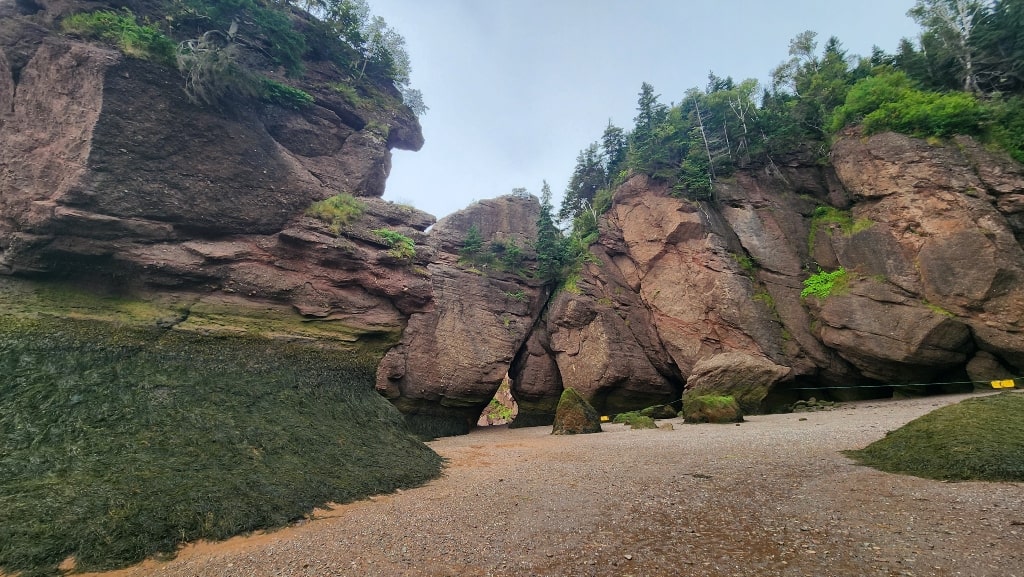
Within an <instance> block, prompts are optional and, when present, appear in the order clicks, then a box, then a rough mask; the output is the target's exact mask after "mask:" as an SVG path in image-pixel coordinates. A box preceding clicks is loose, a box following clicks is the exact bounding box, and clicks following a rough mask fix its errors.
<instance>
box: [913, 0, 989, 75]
mask: <svg viewBox="0 0 1024 577" xmlns="http://www.w3.org/2000/svg"><path fill="white" fill-rule="evenodd" d="M985 4H986V2H983V1H981V0H917V3H916V4H915V5H914V7H913V8H911V9H910V11H909V12H907V14H908V15H909V16H911V17H913V18H914V20H917V22H918V23H919V24H921V26H923V27H924V29H925V32H924V34H923V35H922V44H924V43H925V42H926V38H927V39H930V40H933V41H934V42H933V50H934V51H937V52H940V53H943V54H945V55H947V56H948V57H949V58H950V59H951V60H952V61H953V62H955V69H954V70H953V73H954V74H955V75H956V78H957V80H959V85H960V87H961V88H962V89H963V90H965V91H967V92H980V90H981V88H980V86H979V84H978V71H977V63H976V57H977V48H976V46H975V40H976V39H975V38H974V31H975V29H976V27H977V25H978V24H979V23H980V22H981V20H982V18H983V17H984V16H985V15H986V6H985Z"/></svg>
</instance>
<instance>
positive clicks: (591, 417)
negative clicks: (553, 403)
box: [551, 388, 601, 435]
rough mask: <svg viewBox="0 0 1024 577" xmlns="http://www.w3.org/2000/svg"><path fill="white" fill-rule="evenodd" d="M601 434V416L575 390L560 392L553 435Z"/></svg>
mask: <svg viewBox="0 0 1024 577" xmlns="http://www.w3.org/2000/svg"><path fill="white" fill-rule="evenodd" d="M600 432H601V415H598V414H597V410H595V409H594V407H593V406H591V404H590V403H588V402H587V400H586V399H584V398H583V397H582V396H580V394H579V393H577V392H576V390H575V389H571V388H570V389H566V390H564V391H562V397H561V398H560V399H559V401H558V409H556V410H555V425H554V428H553V429H552V431H551V434H553V435H580V434H585V433H600Z"/></svg>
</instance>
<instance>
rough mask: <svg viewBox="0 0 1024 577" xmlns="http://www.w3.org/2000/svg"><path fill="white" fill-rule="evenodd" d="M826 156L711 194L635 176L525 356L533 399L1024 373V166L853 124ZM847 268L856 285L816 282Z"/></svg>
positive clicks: (520, 367)
mask: <svg viewBox="0 0 1024 577" xmlns="http://www.w3.org/2000/svg"><path fill="white" fill-rule="evenodd" d="M831 161H832V162H831V165H830V166H821V165H819V164H817V163H814V162H808V161H805V160H801V159H800V158H796V157H794V158H792V159H790V160H789V161H787V162H785V163H780V165H779V166H775V167H771V170H748V171H742V172H739V173H737V174H736V175H735V176H734V177H733V178H731V179H728V180H725V181H720V182H719V183H718V184H717V185H716V190H715V194H716V200H715V201H714V202H693V201H686V200H682V199H678V198H674V197H672V196H671V195H670V194H669V191H667V190H666V189H665V188H664V187H662V186H659V185H658V184H657V183H654V182H651V181H649V180H648V179H647V178H645V177H634V178H633V179H631V180H630V181H628V182H627V183H626V184H624V185H623V186H621V187H620V188H619V189H618V191H617V192H616V193H615V197H614V202H613V205H612V207H611V209H610V210H609V211H608V213H607V214H606V215H605V216H604V217H603V221H602V224H601V227H602V228H601V237H600V240H599V241H598V243H597V244H596V245H593V246H592V247H591V250H590V252H591V255H592V257H593V258H592V261H591V262H589V263H587V264H586V265H585V266H584V267H583V270H582V273H581V280H580V282H578V283H577V287H578V289H579V291H578V292H579V294H572V293H567V292H562V293H559V294H558V295H556V297H555V298H554V300H553V301H552V303H551V305H550V306H549V308H548V310H547V312H546V314H545V317H544V321H543V322H542V323H541V324H540V325H538V329H537V330H536V331H535V332H534V333H533V334H532V335H531V336H530V338H529V340H528V344H527V346H526V347H525V348H524V349H523V351H521V352H520V354H519V356H518V358H517V360H516V363H515V364H514V374H513V392H514V394H515V395H516V397H517V399H519V401H520V404H521V406H520V417H519V418H520V419H526V420H528V421H532V422H546V421H548V420H550V413H551V412H552V410H553V406H554V402H555V401H556V400H557V397H558V394H559V392H560V391H561V390H562V388H563V387H569V386H572V387H574V388H577V389H578V390H580V391H581V392H584V393H585V395H587V396H588V399H589V400H591V401H592V402H594V403H595V404H596V405H597V406H598V407H599V408H600V409H601V410H604V411H606V412H616V411H618V410H621V409H623V408H626V407H630V408H636V407H638V406H641V405H644V404H654V403H655V402H669V401H670V400H673V399H675V398H678V396H679V393H680V391H681V390H682V389H683V388H684V387H685V388H686V389H687V390H693V391H695V392H697V391H715V392H728V393H730V394H734V395H736V396H737V399H738V400H739V401H740V403H741V405H743V408H744V410H746V411H748V412H749V411H763V410H770V409H773V408H778V407H780V406H782V405H784V404H786V403H790V402H792V401H793V400H795V399H796V398H798V397H800V396H803V397H807V396H811V395H817V396H818V397H819V398H821V397H823V396H824V397H831V398H840V399H842V398H851V397H861V398H863V397H865V396H879V395H889V394H893V391H894V390H900V391H904V390H910V389H902V388H899V389H894V387H893V385H896V386H897V387H898V386H901V385H909V384H918V383H957V384H958V385H959V386H965V385H966V386H967V387H970V381H979V385H980V384H982V383H981V382H983V381H987V380H989V379H996V378H1008V377H1009V376H1013V375H1016V376H1019V375H1020V374H1021V373H1022V372H1024V359H1022V357H1021V352H1022V351H1024V327H1022V325H1021V323H1022V322H1024V286H1022V284H1021V280H1022V279H1024V276H1022V275H1024V252H1022V250H1021V244H1020V238H1021V226H1020V218H1021V213H1022V208H1021V201H1022V199H1024V196H1022V195H1024V179H1022V178H1024V170H1022V167H1021V166H1020V165H1018V164H1016V163H1015V162H1013V161H1012V160H1010V159H1009V158H1008V157H1006V156H1005V155H1002V154H1000V153H994V152H990V151H986V150H984V149H982V148H981V147H979V146H978V145H976V144H975V143H974V142H973V141H971V140H970V139H967V138H957V139H955V140H953V141H951V142H947V143H943V144H934V145H933V144H928V143H926V142H924V141H921V140H917V139H913V138H910V137H907V136H902V135H897V134H893V133H887V134H880V135H876V136H872V137H870V138H863V137H861V136H860V135H859V134H857V133H856V132H851V133H848V134H846V135H844V136H843V137H842V138H840V139H839V141H838V142H837V143H836V144H835V146H834V148H833V151H832V155H831ZM840 267H841V268H843V269H844V270H846V271H847V274H846V281H845V282H846V285H845V286H843V287H840V288H839V289H837V290H836V291H835V293H834V294H832V295H830V296H829V297H828V298H824V299H819V298H816V297H813V296H809V297H806V298H805V297H801V291H802V290H803V288H804V285H803V281H804V279H807V278H808V277H809V276H811V274H813V273H815V272H817V271H818V270H826V271H833V270H837V269H839V268H840ZM570 383H571V385H570ZM952 386H957V385H952ZM948 388H949V386H945V387H943V386H932V387H928V388H924V387H921V388H914V389H913V390H918V391H924V390H931V391H940V390H948Z"/></svg>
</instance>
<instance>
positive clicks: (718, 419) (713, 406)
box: [682, 393, 743, 424]
mask: <svg viewBox="0 0 1024 577" xmlns="http://www.w3.org/2000/svg"><path fill="white" fill-rule="evenodd" d="M682 416H683V422H684V423H691V424H696V423H742V422H743V409H741V408H740V405H739V403H737V402H736V399H734V398H733V397H731V396H718V395H700V394H696V393H692V394H691V393H687V394H686V395H685V396H684V397H683V411H682Z"/></svg>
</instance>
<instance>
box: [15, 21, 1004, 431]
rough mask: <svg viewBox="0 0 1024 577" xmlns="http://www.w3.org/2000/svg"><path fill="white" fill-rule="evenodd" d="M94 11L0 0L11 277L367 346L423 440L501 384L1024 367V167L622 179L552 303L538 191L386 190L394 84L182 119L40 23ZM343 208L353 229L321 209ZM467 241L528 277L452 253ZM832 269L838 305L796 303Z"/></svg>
mask: <svg viewBox="0 0 1024 577" xmlns="http://www.w3.org/2000/svg"><path fill="white" fill-rule="evenodd" d="M114 4H117V5H119V6H120V5H129V4H130V5H131V6H132V7H133V8H135V9H138V10H145V7H146V3H144V2H143V3H138V2H136V3H132V2H121V3H114ZM94 6H96V4H95V3H86V2H73V1H63V2H58V1H52V2H45V1H40V2H31V3H24V2H22V3H11V2H7V3H3V4H0V10H2V11H3V13H2V16H3V18H2V19H0V22H2V23H3V24H2V26H0V45H2V47H3V50H0V141H2V142H3V144H4V146H3V147H0V273H2V274H4V275H8V276H12V277H21V278H32V279H35V280H37V281H54V280H59V281H61V282H64V283H69V284H70V285H71V286H73V287H75V288H76V290H85V289H86V288H88V287H92V288H96V287H99V288H100V289H101V290H107V291H110V290H113V291H116V292H118V293H122V294H130V295H134V296H135V298H140V299H152V298H157V297H167V296H170V297H172V298H173V300H174V301H175V302H176V303H178V304H176V305H175V306H176V307H178V309H180V310H181V312H180V313H179V314H178V315H177V317H176V318H175V319H170V320H168V321H167V322H166V323H165V324H166V325H167V326H168V327H173V328H175V329H177V330H194V331H198V332H204V333H216V334H241V333H247V334H248V333H255V334H262V335H264V336H268V337H270V338H275V339H283V340H289V341H297V342H306V343H308V344H310V346H324V344H325V343H328V346H331V347H336V348H338V349H339V350H346V351H350V352H355V353H357V354H359V355H368V356H369V357H371V358H373V359H381V358H383V360H382V362H381V363H380V364H379V367H378V370H377V377H376V388H377V390H378V391H379V392H380V393H382V394H383V395H384V396H386V397H387V398H389V399H391V400H392V401H393V403H394V404H395V405H396V406H398V407H399V408H400V409H401V410H402V411H404V412H405V413H406V414H407V415H408V416H409V417H410V419H411V420H412V421H414V422H417V423H419V424H420V426H421V428H422V430H424V431H426V432H430V431H435V432H463V431H465V430H466V429H467V428H468V427H469V426H470V424H471V423H473V422H475V420H476V417H477V415H478V414H479V412H480V410H481V409H482V408H483V407H484V406H485V405H486V404H487V402H488V400H489V399H490V398H491V395H493V393H494V391H495V390H496V389H497V387H498V386H499V384H500V382H501V380H502V378H503V377H504V376H505V373H506V372H509V371H511V373H512V377H513V387H512V390H513V392H514V395H515V397H516V399H517V401H518V402H519V403H520V405H521V407H522V408H523V410H522V411H521V412H520V417H519V422H520V424H527V423H532V422H547V421H549V420H550V417H551V415H552V414H553V410H554V404H555V403H556V402H557V399H558V397H559V395H560V393H561V391H562V390H563V389H565V388H574V389H576V390H577V391H579V392H580V393H581V394H583V395H584V396H586V397H587V399H588V401H590V402H591V403H593V404H594V405H595V406H596V407H597V408H598V409H600V410H601V411H603V412H612V413H614V412H618V411H622V410H627V409H634V408H641V407H643V406H648V405H652V404H661V403H670V402H674V401H677V400H678V399H679V397H680V395H681V394H682V393H683V391H684V389H689V390H694V391H698V390H721V389H723V388H730V389H731V390H732V391H733V392H735V393H736V394H737V395H738V397H739V398H740V400H741V403H742V404H743V405H744V409H745V410H747V411H753V410H766V409H770V408H772V407H777V406H780V405H783V404H785V403H787V402H791V401H792V400H795V398H796V397H798V396H809V395H811V394H816V395H819V396H821V395H828V396H833V397H839V398H842V397H844V396H847V395H854V396H857V395H863V394H891V392H892V390H891V389H890V388H887V387H889V386H890V385H902V384H912V383H915V382H953V381H957V382H960V381H968V380H971V379H973V380H985V379H988V378H990V377H997V376H1006V375H1014V374H1019V373H1020V371H1021V370H1022V368H1024V345H1022V338H1024V337H1022V332H1021V327H1020V323H1021V318H1022V315H1024V310H1022V309H1024V305H1022V304H1021V303H1022V293H1021V291H1022V289H1021V288H1020V280H1021V275H1022V267H1024V264H1022V263H1024V258H1022V256H1021V245H1020V239H1021V238H1022V237H1024V220H1022V219H1024V173H1022V169H1021V167H1020V166H1019V165H1018V164H1016V163H1014V162H1013V161H1012V160H1010V159H1008V158H1006V157H1004V156H1002V155H999V154H996V153H992V152H990V151H987V150H985V149H983V148H981V147H979V146H977V145H976V144H974V143H973V141H971V140H970V139H956V140H953V141H951V142H947V143H942V144H929V143H926V142H924V141H920V140H915V139H912V138H908V137H904V136H899V135H896V134H881V135H876V136H873V137H870V138H862V137H861V136H859V135H858V134H856V133H849V134H846V135H844V136H843V137H842V138H840V139H839V141H838V142H837V143H836V145H835V147H834V149H833V151H832V157H831V163H830V164H828V165H823V164H821V163H819V162H817V161H816V160H815V159H807V158H801V157H800V156H799V155H794V156H793V157H791V158H788V159H777V162H776V163H775V164H774V165H772V166H771V167H768V168H762V169H749V170H745V171H740V172H738V173H736V174H735V175H734V176H733V177H731V178H729V179H726V180H721V181H719V182H718V183H717V185H716V190H715V200H714V201H713V202H690V201H685V200H682V199H678V198H675V197H673V196H672V195H671V194H670V191H668V190H666V189H665V188H664V187H662V186H660V185H659V184H658V183H656V182H652V181H649V180H648V179H646V178H644V177H634V178H633V179H631V180H629V181H628V182H626V183H625V184H624V185H623V186H622V187H620V188H619V190H618V191H617V192H616V194H615V198H614V203H613V205H612V207H611V209H610V210H609V211H608V212H607V213H606V214H605V215H604V216H603V217H602V220H601V225H600V226H601V235H600V239H599V240H598V242H597V243H596V244H594V245H593V246H591V248H590V254H591V256H590V258H589V259H588V260H587V262H585V263H584V264H583V267H582V270H581V271H580V274H579V280H578V281H577V282H575V284H574V286H572V287H569V288H568V289H566V290H559V291H556V292H555V294H554V295H553V296H551V295H550V293H551V287H549V286H546V285H545V283H543V282H540V281H539V280H537V279H535V278H533V276H532V270H533V267H534V263H533V261H532V258H533V255H532V252H531V251H532V249H531V243H532V241H533V239H534V238H535V237H536V227H535V223H536V221H537V217H538V214H539V213H538V205H537V202H536V199H531V198H522V197H515V196H509V197H502V198H500V199H495V200H489V201H482V202H480V203H478V204H476V205H474V206H472V207H469V208H467V209H466V210H464V211H460V212H459V213H456V214H454V215H451V216H449V217H447V218H445V219H443V220H442V221H441V222H438V223H436V224H434V218H433V217H432V216H431V215H428V214H425V213H423V212H421V211H417V210H416V209H413V208H410V207H403V206H398V205H394V204H391V203H387V202H384V201H382V200H380V198H379V196H380V195H381V193H382V192H383V188H384V184H385V179H386V177H387V173H388V170H389V167H390V149H391V148H393V147H401V148H408V149H417V148H419V147H420V146H421V145H422V144H423V137H422V135H421V134H420V130H419V125H418V123H417V121H416V119H415V116H414V115H412V113H411V112H410V111H409V110H408V109H406V108H405V107H403V106H401V105H400V103H397V101H395V100H394V94H391V96H388V94H389V92H388V90H387V89H386V87H378V88H375V89H374V90H370V89H368V88H366V87H362V88H359V90H362V93H361V94H362V95H363V96H362V97H360V98H352V97H351V95H349V96H346V95H345V94H346V93H345V91H339V90H337V89H336V88H332V86H335V85H336V83H337V81H346V79H345V78H343V77H339V76H337V75H338V71H337V70H334V69H332V68H331V66H330V64H329V63H324V62H309V63H306V68H305V72H304V74H303V75H301V77H298V78H289V79H287V81H288V82H290V83H292V84H294V85H295V86H297V87H299V88H301V89H303V90H305V91H307V92H308V93H309V94H310V95H311V96H312V98H313V103H312V105H310V106H308V107H300V108H298V109H294V108H292V107H287V106H280V105H275V104H273V103H267V102H252V101H250V102H247V103H245V104H244V105H240V106H236V107H233V108H231V109H229V110H225V109H222V108H218V107H210V106H203V105H197V104H196V103H194V102H192V101H191V100H189V98H188V97H187V96H186V94H185V92H184V91H183V90H182V84H181V82H182V80H181V77H180V75H179V73H178V72H177V71H176V70H174V69H172V68H169V67H166V66H160V65H156V64H154V63H152V62H147V61H143V60H138V59H133V58H128V57H126V56H125V55H124V54H122V53H120V52H119V51H117V50H115V49H114V48H112V47H108V46H104V45H102V44H97V43H95V42H85V41H82V40H79V39H75V38H72V37H68V36H66V35H62V34H58V33H55V32H54V31H53V28H54V25H55V22H58V21H59V20H60V18H61V17H63V16H66V15H67V14H69V13H71V12H74V11H79V10H82V9H84V8H87V7H94ZM270 73H271V74H275V73H274V72H273V71H271V72H270ZM332 74H334V76H332ZM281 78H282V79H284V77H283V76H281ZM347 80H348V81H351V80H352V79H351V78H349V79H347ZM357 88H358V87H357ZM391 90H392V91H393V87H392V88H391ZM357 92H358V90H357ZM381 98H383V100H381ZM388 98H391V100H388ZM375 99H376V100H375ZM339 195H341V196H345V195H350V196H353V197H355V199H356V204H357V206H358V210H357V211H356V212H357V213H358V214H356V215H355V216H352V215H349V216H348V217H346V218H345V219H342V220H340V221H331V219H329V218H323V217H320V218H318V217H315V216H309V213H308V209H309V208H310V207H311V206H312V205H313V204H314V203H316V202H318V201H322V200H324V199H329V198H334V197H338V196H339ZM432 225H433V228H432V229H430V227H431V226H432ZM471 227H476V229H477V230H478V231H479V232H480V233H481V236H482V238H483V240H484V241H485V242H486V243H494V246H496V247H499V248H501V247H506V246H515V247H516V250H521V252H522V255H521V262H520V263H519V264H515V265H514V266H512V267H497V266H495V267H490V268H487V267H480V266H477V265H476V264H474V263H472V262H466V261H465V260H464V259H461V255H460V249H461V247H462V243H463V241H464V240H465V238H466V236H467V234H468V233H469V230H470V228H471ZM428 229H430V232H429V233H427V232H426V231H427V230H428ZM383 230H387V231H389V234H393V235H399V236H400V237H401V238H405V239H408V241H409V242H411V243H412V245H411V251H409V252H406V253H402V252H401V251H398V250H397V249H396V248H395V246H393V244H392V242H393V241H392V240H388V237H386V236H382V235H381V231H383ZM391 238H392V239H393V238H398V237H394V236H392V237H391ZM509 243H511V245H510V244H509ZM502 250H504V249H502ZM840 267H842V268H843V269H844V270H846V271H847V272H848V275H847V278H846V281H845V286H844V287H843V290H840V291H837V292H836V294H834V295H832V296H830V297H829V298H826V299H817V298H814V297H809V298H804V297H801V296H800V293H801V290H802V289H803V281H804V280H805V279H806V278H807V277H808V276H810V275H811V274H813V273H815V272H817V271H818V270H819V269H821V270H828V271H831V270H836V269H839V268H840ZM517 269H518V270H517ZM549 297H550V298H549ZM385 351H386V355H385ZM968 377H970V379H969V378H968ZM834 387H854V388H850V389H847V388H834ZM857 387H863V388H857ZM811 389H820V390H817V391H814V390H811Z"/></svg>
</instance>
